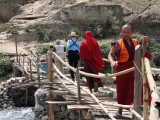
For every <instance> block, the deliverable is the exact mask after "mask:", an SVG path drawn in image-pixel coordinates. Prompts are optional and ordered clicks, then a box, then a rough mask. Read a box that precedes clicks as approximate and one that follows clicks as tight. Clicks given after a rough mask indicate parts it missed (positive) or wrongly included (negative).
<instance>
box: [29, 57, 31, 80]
mask: <svg viewBox="0 0 160 120" xmlns="http://www.w3.org/2000/svg"><path fill="white" fill-rule="evenodd" d="M29 68H30V79H31V80H32V61H31V58H29Z"/></svg>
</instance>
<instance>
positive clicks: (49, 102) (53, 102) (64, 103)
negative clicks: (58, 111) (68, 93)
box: [45, 101, 77, 105]
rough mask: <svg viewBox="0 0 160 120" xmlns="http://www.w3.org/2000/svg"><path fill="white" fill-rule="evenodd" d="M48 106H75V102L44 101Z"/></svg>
mask: <svg viewBox="0 0 160 120" xmlns="http://www.w3.org/2000/svg"><path fill="white" fill-rule="evenodd" d="M45 102H46V103H48V104H52V105H55V104H59V105H69V104H77V103H76V102H73V101H45Z"/></svg>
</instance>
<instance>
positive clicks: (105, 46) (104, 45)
mask: <svg viewBox="0 0 160 120" xmlns="http://www.w3.org/2000/svg"><path fill="white" fill-rule="evenodd" d="M98 43H99V46H100V49H101V51H102V57H103V58H105V59H108V53H109V51H110V49H111V41H110V40H101V41H99V42H98ZM104 63H105V67H104V69H103V70H101V71H100V72H102V73H105V74H106V73H111V66H110V63H109V62H106V61H105V62H104Z"/></svg>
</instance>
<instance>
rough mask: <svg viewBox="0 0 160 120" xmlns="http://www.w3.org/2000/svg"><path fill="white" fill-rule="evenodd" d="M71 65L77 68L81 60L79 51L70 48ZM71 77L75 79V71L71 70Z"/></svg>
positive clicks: (69, 58)
mask: <svg viewBox="0 0 160 120" xmlns="http://www.w3.org/2000/svg"><path fill="white" fill-rule="evenodd" d="M68 60H69V65H70V66H72V67H74V68H76V67H77V64H78V60H79V51H78V50H76V51H73V50H70V51H69V52H68ZM70 74H71V78H72V79H74V72H73V71H72V70H70Z"/></svg>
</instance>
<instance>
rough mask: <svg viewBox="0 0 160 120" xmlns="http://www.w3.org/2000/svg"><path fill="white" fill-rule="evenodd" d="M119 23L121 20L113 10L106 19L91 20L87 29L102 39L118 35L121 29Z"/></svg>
mask: <svg viewBox="0 0 160 120" xmlns="http://www.w3.org/2000/svg"><path fill="white" fill-rule="evenodd" d="M118 24H119V21H118V20H117V19H116V18H115V17H114V16H113V14H112V12H111V11H108V13H107V17H106V20H105V21H101V22H100V21H98V20H93V21H90V23H89V24H88V26H87V28H86V29H89V30H90V31H92V33H93V36H94V37H96V38H100V39H102V38H105V37H109V36H112V35H116V34H117V33H118V32H119V30H120V27H119V26H118Z"/></svg>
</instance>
